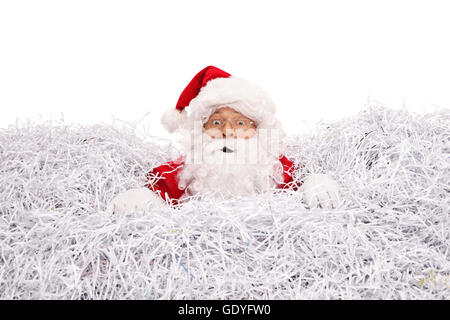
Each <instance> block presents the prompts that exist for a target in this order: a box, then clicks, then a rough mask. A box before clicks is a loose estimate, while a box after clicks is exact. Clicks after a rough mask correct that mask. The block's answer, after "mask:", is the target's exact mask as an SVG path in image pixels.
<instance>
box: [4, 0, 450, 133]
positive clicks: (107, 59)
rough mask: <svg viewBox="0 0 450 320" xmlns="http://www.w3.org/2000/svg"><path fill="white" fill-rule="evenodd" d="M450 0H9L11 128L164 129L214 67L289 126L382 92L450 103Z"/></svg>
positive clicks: (411, 103)
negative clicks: (121, 125) (248, 86)
mask: <svg viewBox="0 0 450 320" xmlns="http://www.w3.org/2000/svg"><path fill="white" fill-rule="evenodd" d="M446 2H448V1H433V0H426V1H412V0H409V1H395V0H390V1H380V0H378V1H361V0H360V1H342V0H340V1H320V0H314V1H281V0H277V1H262V0H259V1H249V0H245V1H244V0H237V1H234V0H233V1H230V0H227V1H223V0H222V1H211V0H210V1H196V0H192V1H130V0H127V1H111V0H108V1H96V0H89V1H80V0H77V1H62V0H59V1H20V0H14V1H2V0H0V110H1V117H0V127H7V125H8V124H12V123H14V122H15V120H16V118H17V117H19V118H21V119H25V118H33V117H36V116H37V115H39V114H40V115H42V118H43V119H51V118H52V119H59V118H60V117H61V114H63V115H64V118H65V120H66V121H68V122H77V123H82V124H89V123H97V122H106V123H109V122H111V121H112V119H113V116H114V117H116V118H119V119H123V120H126V121H138V120H139V119H141V118H142V117H144V116H145V115H147V116H146V117H144V120H142V121H143V123H145V125H150V126H151V128H152V133H154V134H155V135H159V136H167V134H166V133H165V131H164V130H163V128H162V126H161V125H160V122H159V119H160V116H161V114H162V112H163V111H164V110H166V109H168V108H174V107H175V104H176V102H177V99H178V96H179V94H180V93H181V91H182V90H183V89H184V87H185V86H186V85H187V84H188V82H189V81H190V80H191V78H192V77H193V76H194V75H195V74H196V73H197V72H198V71H200V70H201V69H202V68H204V67H205V66H207V65H215V66H217V67H219V68H221V69H223V70H225V71H227V72H229V73H231V74H233V75H236V76H240V77H243V78H246V79H248V80H251V81H253V82H256V83H258V84H260V85H261V86H262V87H263V88H265V89H266V90H267V91H268V92H269V93H270V94H271V95H272V97H273V99H274V101H275V102H276V103H277V105H278V110H279V111H278V115H279V118H280V119H281V120H282V122H283V124H284V127H285V129H286V131H287V132H288V133H299V132H304V131H308V129H307V127H308V126H307V124H309V126H311V127H312V128H313V127H314V126H315V123H317V122H318V121H320V120H324V121H328V120H336V119H340V118H343V117H346V116H351V115H356V114H357V113H358V112H359V111H360V110H362V109H364V107H365V105H366V102H367V100H368V98H370V99H374V100H377V101H379V102H381V103H383V104H384V105H386V106H387V107H391V108H400V107H402V106H403V105H405V106H406V107H407V108H409V109H410V110H412V111H414V112H417V113H423V112H424V111H433V110H435V108H436V107H439V108H448V107H449V106H450V94H449V93H450V92H449V91H450V90H449V89H450V46H449V43H450V40H449V39H450V35H449V33H450V32H449V31H450V10H449V8H450V6H449V5H447V4H446Z"/></svg>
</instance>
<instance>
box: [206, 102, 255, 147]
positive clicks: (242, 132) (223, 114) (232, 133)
mask: <svg viewBox="0 0 450 320" xmlns="http://www.w3.org/2000/svg"><path fill="white" fill-rule="evenodd" d="M204 131H205V132H206V133H207V134H208V135H209V136H210V137H211V138H213V139H222V138H234V139H237V138H244V139H249V138H251V137H252V136H253V135H255V133H256V123H255V121H253V120H252V119H250V118H247V117H246V116H244V115H243V114H242V113H239V112H237V111H236V110H234V109H232V108H230V107H227V106H223V107H220V108H219V109H217V110H216V112H214V113H213V114H212V115H211V116H210V117H209V119H208V121H207V122H206V123H205V125H204Z"/></svg>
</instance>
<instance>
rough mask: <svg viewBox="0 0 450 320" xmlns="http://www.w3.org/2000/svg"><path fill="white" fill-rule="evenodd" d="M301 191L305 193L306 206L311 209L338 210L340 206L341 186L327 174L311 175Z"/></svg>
mask: <svg viewBox="0 0 450 320" xmlns="http://www.w3.org/2000/svg"><path fill="white" fill-rule="evenodd" d="M299 191H301V192H303V194H304V199H305V202H306V204H307V205H308V206H309V207H310V208H317V207H318V206H320V207H322V208H327V209H330V208H336V207H337V206H338V204H339V185H338V184H337V182H336V180H334V179H333V178H332V177H330V176H329V175H327V174H311V175H309V176H308V177H307V178H306V179H305V181H304V182H303V184H302V185H301V187H300V188H299Z"/></svg>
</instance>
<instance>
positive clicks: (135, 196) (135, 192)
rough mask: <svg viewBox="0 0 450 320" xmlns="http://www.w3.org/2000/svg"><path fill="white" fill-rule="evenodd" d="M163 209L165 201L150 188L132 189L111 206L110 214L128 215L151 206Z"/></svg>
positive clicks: (119, 196)
mask: <svg viewBox="0 0 450 320" xmlns="http://www.w3.org/2000/svg"><path fill="white" fill-rule="evenodd" d="M149 203H151V204H152V206H153V207H156V208H161V207H163V206H165V205H166V203H165V202H164V200H163V199H162V198H161V197H160V196H159V195H157V194H156V193H154V192H153V191H151V190H150V189H148V188H145V187H143V188H136V189H130V190H127V191H125V192H123V193H120V194H119V195H117V196H116V197H115V198H114V199H113V200H112V201H111V203H110V204H109V206H108V208H107V209H106V212H107V213H108V214H118V215H122V214H126V213H130V212H137V211H145V210H146V209H147V207H148V205H149Z"/></svg>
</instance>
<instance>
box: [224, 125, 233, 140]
mask: <svg viewBox="0 0 450 320" xmlns="http://www.w3.org/2000/svg"><path fill="white" fill-rule="evenodd" d="M234 136H235V133H234V129H233V128H232V127H231V125H230V124H229V122H226V123H225V125H224V126H223V127H222V137H223V138H228V137H234Z"/></svg>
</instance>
